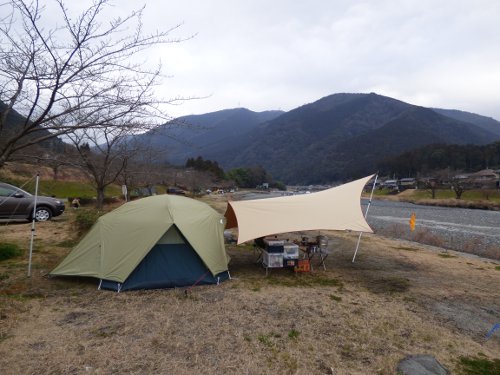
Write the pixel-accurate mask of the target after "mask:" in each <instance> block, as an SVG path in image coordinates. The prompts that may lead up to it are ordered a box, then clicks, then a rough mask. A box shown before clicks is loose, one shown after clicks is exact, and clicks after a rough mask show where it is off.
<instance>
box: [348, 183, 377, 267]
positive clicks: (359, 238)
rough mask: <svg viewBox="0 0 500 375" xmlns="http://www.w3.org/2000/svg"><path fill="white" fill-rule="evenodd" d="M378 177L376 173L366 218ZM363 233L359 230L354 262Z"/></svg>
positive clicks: (366, 214)
mask: <svg viewBox="0 0 500 375" xmlns="http://www.w3.org/2000/svg"><path fill="white" fill-rule="evenodd" d="M377 178H378V174H376V175H375V181H373V187H372V192H371V194H370V200H369V201H368V206H366V211H365V219H366V218H367V217H368V210H369V209H370V205H371V204H372V198H373V192H374V191H375V185H377ZM362 235H363V232H359V237H358V243H357V244H356V250H355V251H354V256H353V257H352V263H354V260H355V259H356V254H357V253H358V249H359V243H360V242H361V236H362Z"/></svg>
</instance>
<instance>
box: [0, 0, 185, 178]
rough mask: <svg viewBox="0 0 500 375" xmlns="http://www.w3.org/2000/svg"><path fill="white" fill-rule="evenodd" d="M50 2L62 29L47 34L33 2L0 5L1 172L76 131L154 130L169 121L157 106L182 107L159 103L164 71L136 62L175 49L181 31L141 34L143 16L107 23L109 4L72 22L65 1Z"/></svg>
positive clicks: (104, 0)
mask: <svg viewBox="0 0 500 375" xmlns="http://www.w3.org/2000/svg"><path fill="white" fill-rule="evenodd" d="M54 2H55V4H56V5H57V12H58V16H59V22H60V24H58V25H56V26H54V27H52V28H50V29H47V28H46V27H45V26H44V25H46V23H45V19H43V17H44V16H45V15H46V10H45V8H44V7H43V6H41V5H40V3H39V1H38V0H33V1H28V0H10V1H7V2H4V3H1V4H0V14H2V16H0V168H1V167H2V166H3V165H4V163H5V162H6V161H8V160H9V159H10V158H11V157H12V155H13V154H14V153H15V152H17V151H19V150H22V149H24V148H26V147H29V146H31V145H34V144H38V143H40V142H42V141H44V140H47V139H50V138H53V137H57V136H62V135H66V134H70V133H73V132H74V131H75V130H78V129H88V128H98V129H103V128H105V127H110V126H122V125H123V124H128V123H139V122H140V123H141V124H142V126H148V127H150V128H152V127H155V126H157V125H159V124H162V123H165V122H166V120H168V119H169V118H168V116H167V115H165V113H164V112H163V111H162V110H161V107H162V104H168V103H172V102H173V101H175V100H181V99H179V98H178V99H169V100H161V99H158V98H157V97H156V96H155V95H154V88H155V87H156V85H158V84H159V79H160V78H161V75H160V72H161V66H160V65H158V66H156V67H154V68H151V69H150V68H147V64H146V63H145V62H144V61H141V60H139V59H140V57H141V56H143V55H142V53H143V52H145V51H146V50H148V49H150V48H151V47H154V46H156V45H159V44H165V43H176V42H180V41H181V39H179V38H171V37H170V36H169V35H170V34H172V32H173V31H174V30H176V29H177V28H178V27H179V25H177V26H175V27H173V28H171V29H169V30H166V31H161V32H156V33H153V34H145V33H144V32H143V27H142V23H141V16H142V11H143V9H144V8H141V9H139V10H137V11H134V12H132V13H130V14H129V15H127V16H126V17H124V18H114V19H112V20H109V21H106V20H105V17H106V15H105V13H106V10H107V9H108V8H109V3H108V0H94V1H93V2H92V3H91V4H90V5H89V6H88V7H87V8H86V9H85V10H84V11H83V12H81V13H80V14H78V15H76V16H73V15H72V13H71V12H70V10H69V9H68V8H67V7H66V4H65V1H64V0H54ZM51 15H52V14H51ZM52 16H53V15H52ZM126 30H132V32H127V31H126ZM183 40H185V39H183ZM144 58H145V57H144Z"/></svg>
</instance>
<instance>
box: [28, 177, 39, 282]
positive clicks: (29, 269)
mask: <svg viewBox="0 0 500 375" xmlns="http://www.w3.org/2000/svg"><path fill="white" fill-rule="evenodd" d="M39 180H40V175H39V174H38V173H37V174H36V180H35V181H36V182H35V202H34V204H33V215H31V216H32V220H31V239H30V253H29V258H28V277H31V258H32V257H33V240H34V238H35V221H36V220H35V214H36V203H37V202H36V201H37V197H38V181H39Z"/></svg>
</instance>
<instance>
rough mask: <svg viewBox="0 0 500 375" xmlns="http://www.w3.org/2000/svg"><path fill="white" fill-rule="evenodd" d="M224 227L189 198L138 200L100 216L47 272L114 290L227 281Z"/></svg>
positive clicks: (213, 214) (208, 210) (208, 209)
mask: <svg viewBox="0 0 500 375" xmlns="http://www.w3.org/2000/svg"><path fill="white" fill-rule="evenodd" d="M224 225H225V220H224V217H223V216H222V215H220V214H219V213H218V212H216V211H215V210H214V209H213V208H211V207H210V206H209V205H207V204H205V203H203V202H200V201H196V200H194V199H191V198H186V197H182V196H176V195H157V196H153V197H148V198H143V199H139V200H136V201H132V202H129V203H126V204H124V205H122V206H120V207H119V208H117V209H116V210H114V211H112V212H110V213H107V214H106V215H103V216H101V217H100V218H99V219H98V221H97V223H96V224H95V225H94V226H93V227H92V229H91V230H90V231H89V233H88V234H87V235H86V236H85V237H84V238H83V239H82V240H81V241H80V243H79V244H78V245H77V246H76V247H75V248H74V249H73V250H72V251H71V252H70V253H69V254H68V256H67V257H66V258H65V259H64V260H63V261H62V262H61V264H59V265H58V266H57V267H56V268H55V269H54V270H53V271H52V272H51V273H50V274H51V275H65V276H90V277H96V278H98V279H101V283H100V287H102V288H106V289H112V290H117V291H120V290H130V289H156V288H171V287H180V286H191V285H193V284H214V283H218V282H219V281H222V280H225V279H227V278H228V277H229V272H228V267H227V265H228V261H229V259H228V257H227V255H226V250H225V247H224V235H223V233H224Z"/></svg>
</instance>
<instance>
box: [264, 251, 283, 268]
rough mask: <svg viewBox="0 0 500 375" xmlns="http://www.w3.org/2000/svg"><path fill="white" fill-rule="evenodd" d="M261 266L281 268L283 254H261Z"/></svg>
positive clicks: (265, 252)
mask: <svg viewBox="0 0 500 375" xmlns="http://www.w3.org/2000/svg"><path fill="white" fill-rule="evenodd" d="M262 264H263V265H264V267H267V268H281V267H283V253H279V254H274V253H268V252H267V251H263V252H262Z"/></svg>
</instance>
